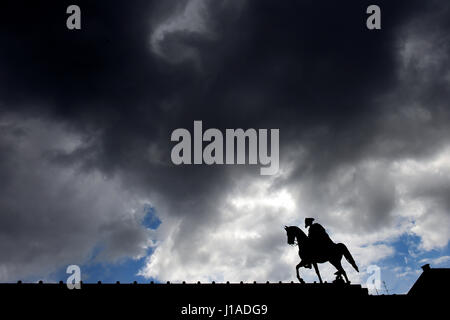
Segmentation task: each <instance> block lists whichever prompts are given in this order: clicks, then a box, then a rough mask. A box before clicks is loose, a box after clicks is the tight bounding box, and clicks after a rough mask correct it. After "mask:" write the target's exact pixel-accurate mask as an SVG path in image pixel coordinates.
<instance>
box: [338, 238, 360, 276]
mask: <svg viewBox="0 0 450 320" xmlns="http://www.w3.org/2000/svg"><path fill="white" fill-rule="evenodd" d="M338 246H339V247H340V249H341V252H342V254H343V255H344V257H345V259H347V261H348V263H350V264H351V265H352V267H353V268H355V270H356V271H358V272H359V269H358V266H357V265H356V262H355V260H354V259H353V257H352V255H351V253H350V251H348V249H347V246H346V245H345V244H343V243H339V244H338Z"/></svg>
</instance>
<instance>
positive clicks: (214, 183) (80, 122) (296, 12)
mask: <svg viewBox="0 0 450 320" xmlns="http://www.w3.org/2000/svg"><path fill="white" fill-rule="evenodd" d="M189 3H190V2H189V1H185V2H175V1H169V2H167V1H164V2H151V1H133V2H126V3H125V2H121V3H120V4H119V3H114V4H112V3H111V2H108V1H95V2H94V1H78V2H77V4H78V5H79V6H80V7H81V9H82V30H81V31H69V30H67V29H66V28H65V19H66V17H67V15H66V14H65V9H66V7H67V6H68V5H69V4H72V3H69V2H67V1H57V2H56V1H55V2H53V3H51V2H46V3H45V4H42V3H40V4H38V3H34V2H33V3H30V4H28V3H27V4H24V3H22V2H19V3H18V2H9V1H6V2H2V4H1V5H0V6H1V9H0V21H1V24H2V28H0V38H1V39H2V40H3V45H2V48H1V49H0V70H1V71H0V84H1V87H0V110H2V111H3V112H7V111H8V112H14V113H15V114H19V115H21V114H22V115H23V116H32V117H37V118H43V119H49V120H51V121H55V122H56V123H63V124H64V125H65V127H66V128H68V130H72V131H73V132H77V133H79V134H81V135H82V136H83V139H84V143H83V144H82V145H81V146H79V147H78V149H76V150H70V151H64V150H59V151H54V152H52V153H50V154H47V158H46V159H48V161H50V162H51V163H55V164H57V165H60V166H66V167H68V168H70V167H73V166H76V167H80V168H82V170H83V171H84V172H88V173H89V172H96V171H97V170H98V171H100V172H102V174H104V175H105V176H107V177H115V176H120V178H121V180H122V181H123V185H124V188H125V189H126V190H127V191H129V192H132V193H135V194H137V195H140V196H144V197H148V198H150V199H152V201H155V203H156V204H158V205H159V206H160V207H159V208H157V209H159V210H161V211H165V212H167V213H169V214H171V215H178V216H184V215H189V216H190V217H191V216H194V217H195V218H194V219H190V220H188V221H187V222H186V225H183V228H182V229H181V230H180V234H179V235H178V236H179V237H180V238H183V237H184V236H186V235H189V234H190V233H192V230H195V228H196V226H197V224H199V223H200V222H199V221H200V220H199V219H200V218H201V219H204V223H206V222H207V221H208V219H214V213H215V210H216V208H217V207H218V206H220V204H221V203H222V202H223V201H224V199H223V198H222V196H223V195H224V194H226V192H227V190H229V189H230V188H232V186H233V185H234V183H235V181H236V179H237V178H238V177H241V178H242V177H248V178H249V179H251V177H252V175H257V170H256V169H255V168H250V169H247V168H230V167H228V168H226V167H203V166H190V167H176V166H174V165H172V164H171V161H170V156H169V155H170V149H171V146H172V145H171V143H170V141H169V137H170V133H171V132H172V130H174V129H175V128H179V127H184V128H188V129H190V128H191V127H192V124H193V120H203V123H204V126H205V127H215V128H219V129H224V128H238V127H242V128H280V133H281V138H280V144H281V162H282V164H283V161H287V160H292V159H288V157H289V156H290V155H291V154H295V152H294V153H293V151H295V150H293V149H295V148H297V147H298V146H301V147H302V148H304V150H306V151H305V154H306V156H305V157H303V158H302V160H303V161H297V163H296V164H295V167H294V168H293V170H292V173H291V175H290V177H288V179H287V180H286V181H285V180H283V181H281V182H280V183H290V184H295V183H296V182H297V181H299V180H305V181H308V179H309V181H311V189H310V190H312V191H311V193H312V194H314V195H316V196H317V193H320V188H321V187H320V181H321V179H324V177H326V176H327V175H328V174H331V173H333V172H334V171H333V170H335V169H336V168H339V167H340V166H341V165H344V164H349V163H350V164H351V163H353V162H355V161H358V160H360V159H364V158H370V157H373V156H375V157H381V158H383V157H389V158H395V157H397V156H400V155H402V156H404V155H407V154H413V155H414V154H415V153H414V148H415V150H417V153H420V152H422V153H423V152H424V150H429V152H433V151H434V149H433V146H434V143H435V142H436V144H439V143H441V142H442V140H443V139H444V134H443V132H445V131H438V132H436V131H430V130H428V129H429V128H430V127H431V126H434V124H435V123H437V124H439V128H442V126H443V124H444V123H445V121H444V120H446V119H448V110H447V109H446V108H445V106H446V102H445V101H448V99H447V100H445V99H446V98H448V89H447V87H446V86H445V85H446V84H448V82H445V81H444V80H443V79H445V74H438V76H435V74H432V75H429V77H430V79H429V81H428V82H427V83H426V84H422V83H420V79H421V78H422V75H423V74H424V72H426V71H424V70H418V69H415V71H414V70H413V71H411V70H412V69H411V68H410V67H407V68H405V70H406V71H405V74H406V76H405V78H406V79H405V78H400V76H399V72H400V71H401V68H402V66H401V64H402V63H403V62H402V61H400V58H399V50H400V49H399V39H400V37H403V36H405V37H406V36H410V35H409V34H408V33H407V31H408V30H410V29H411V30H414V29H415V28H417V29H420V30H425V31H424V32H423V36H424V37H427V36H429V34H433V35H434V34H436V33H445V32H444V31H443V30H435V29H436V28H435V27H433V26H434V24H439V26H442V28H445V29H446V30H447V29H448V28H449V25H448V19H447V18H448V9H447V8H445V10H443V7H445V5H442V3H441V2H437V1H436V2H427V3H426V4H425V3H423V2H420V1H378V2H377V4H378V5H379V6H380V7H381V8H382V30H379V31H368V30H367V29H366V26H365V19H366V17H367V15H366V14H365V11H366V8H367V6H368V5H369V4H372V2H369V1H339V2H338V1H324V2H320V1H319V2H317V1H314V2H313V1H282V2H280V1H278V2H276V1H256V0H255V1H245V2H243V4H242V5H240V6H236V5H232V4H228V3H226V2H223V1H222V2H212V1H211V2H208V1H205V2H202V3H203V4H202V7H201V8H202V15H200V16H196V17H195V19H200V20H198V21H194V22H195V23H194V24H193V25H191V24H190V23H192V21H191V20H195V19H194V18H192V17H191V18H192V19H191V20H190V19H189V18H187V20H188V22H186V21H183V20H179V21H178V20H176V19H175V20H174V21H175V22H173V23H172V24H170V25H169V27H167V28H166V29H164V30H165V31H164V32H163V33H162V34H163V35H164V37H163V38H161V39H157V45H158V48H157V49H155V47H154V43H153V44H152V34H154V33H155V32H156V31H157V30H158V28H159V27H161V26H162V25H164V23H165V22H167V21H168V20H170V19H171V17H172V16H173V15H174V14H176V13H180V12H181V13H182V12H183V10H184V8H186V5H189ZM199 3H200V2H199ZM177 24H178V26H177ZM199 25H200V26H199ZM405 30H406V31H405ZM447 34H448V32H447ZM447 49H448V47H445V48H443V49H442V50H444V52H443V53H442V54H443V55H444V56H448V50H447ZM431 53H432V52H431ZM414 58H417V57H416V56H414V55H411V59H412V60H410V61H411V62H410V63H412V64H414ZM447 66H448V61H447V60H446V59H445V61H444V60H443V61H440V62H439V70H437V71H441V72H444V71H443V70H445V67H447ZM425 69H426V70H427V71H428V70H429V67H428V66H426V68H425ZM415 84H416V85H417V86H419V87H420V92H418V91H417V90H415V89H416V87H415V86H414V85H415ZM437 88H441V89H442V90H440V89H439V90H438V89H437ZM393 92H394V93H393ZM411 94H413V95H419V97H418V99H419V100H420V101H423V102H424V103H423V105H424V106H423V107H422V108H424V109H425V111H426V112H429V113H430V114H431V117H432V118H433V121H432V122H431V123H421V122H420V123H418V122H417V121H420V119H418V118H417V117H413V118H412V119H410V121H405V119H406V118H405V117H404V110H405V108H404V107H407V106H409V105H408V103H409V102H410V101H409V100H408V99H407V97H409V96H410V95H411ZM407 110H408V109H407ZM396 115H399V117H398V118H396V117H395V116H396ZM435 117H438V118H439V119H440V120H436V122H435V120H434V119H435ZM415 121H416V122H415ZM417 125H421V126H422V129H423V132H422V134H421V135H420V137H417V139H418V140H415V142H414V141H411V139H410V137H411V136H410V135H409V134H413V137H414V133H417V129H416V128H417ZM405 132H408V134H405ZM0 147H1V148H6V146H0ZM294 160H295V159H294ZM11 161H14V160H13V159H12V160H11ZM4 163H5V161H0V164H1V165H2V166H5V164H4ZM0 172H5V171H0ZM3 181H4V182H3V183H2V184H1V185H2V189H5V188H6V187H7V185H8V184H7V182H5V181H8V180H3ZM361 181H362V184H363V185H364V183H365V182H364V181H365V180H364V179H361ZM316 185H319V186H316ZM368 188H369V189H370V188H371V187H368ZM314 190H316V191H314ZM375 191H376V192H369V191H367V192H369V193H370V195H376V197H375V198H372V197H371V196H369V195H367V197H370V199H363V200H361V201H363V202H364V203H366V202H367V203H370V207H371V208H372V209H370V210H369V211H370V212H372V213H373V215H371V216H370V217H371V218H367V219H366V220H368V222H364V221H363V222H361V223H362V224H364V223H366V224H372V223H373V221H378V220H377V219H378V218H380V219H381V220H383V219H384V218H386V219H388V220H389V217H390V216H389V213H390V210H391V209H392V207H393V203H395V200H394V199H392V194H389V193H386V192H384V191H383V190H380V189H379V188H378V187H377V188H375ZM364 197H365V196H363V198H364ZM54 201H57V200H54ZM359 205H362V204H359ZM379 212H381V213H380V214H379ZM374 217H376V218H374ZM378 223H379V224H380V225H381V222H378Z"/></svg>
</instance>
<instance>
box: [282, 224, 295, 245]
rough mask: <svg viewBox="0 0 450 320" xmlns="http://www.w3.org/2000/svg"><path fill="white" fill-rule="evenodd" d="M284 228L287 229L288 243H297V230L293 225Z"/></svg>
mask: <svg viewBox="0 0 450 320" xmlns="http://www.w3.org/2000/svg"><path fill="white" fill-rule="evenodd" d="M284 230H286V233H287V243H288V244H290V245H294V244H295V232H294V229H293V228H292V227H288V226H284Z"/></svg>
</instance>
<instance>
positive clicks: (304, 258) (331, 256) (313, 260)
mask: <svg viewBox="0 0 450 320" xmlns="http://www.w3.org/2000/svg"><path fill="white" fill-rule="evenodd" d="M284 229H285V230H286V232H287V242H288V244H290V245H295V244H297V245H298V255H299V256H300V259H301V261H300V263H299V264H298V265H297V266H296V270H297V279H298V281H300V282H301V283H305V281H304V280H303V279H302V278H301V277H300V274H299V272H298V269H300V268H301V267H307V268H308V265H309V268H311V264H312V265H313V266H314V269H315V270H316V274H317V276H318V277H319V281H320V283H322V278H321V277H320V273H319V267H318V266H317V263H324V262H327V261H328V262H330V263H331V264H332V265H333V266H334V267H335V268H336V269H337V272H336V273H335V275H336V281H339V280H340V281H342V275H343V276H344V278H345V280H346V282H347V283H350V281H348V278H347V274H346V273H345V270H344V268H342V265H341V259H342V256H344V257H345V259H347V261H348V262H349V263H350V264H351V265H352V266H353V268H355V270H356V271H358V272H359V270H358V266H357V265H356V263H355V260H353V257H352V255H351V254H350V251H348V249H347V247H346V246H345V244H343V243H334V242H333V244H332V245H331V246H330V247H329V248H328V249H327V250H323V248H322V250H320V248H319V250H318V249H317V247H316V246H315V244H314V243H311V241H310V239H309V238H308V237H307V236H306V234H305V233H304V232H303V231H302V230H301V229H300V228H298V227H296V226H290V227H288V226H285V227H284ZM295 240H297V241H295Z"/></svg>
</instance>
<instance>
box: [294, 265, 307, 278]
mask: <svg viewBox="0 0 450 320" xmlns="http://www.w3.org/2000/svg"><path fill="white" fill-rule="evenodd" d="M301 267H303V262H302V261H300V263H299V264H298V265H297V266H296V267H295V270H296V271H297V279H298V281H300V283H305V280H303V279H302V278H301V277H300V273H299V272H298V269H300V268H301Z"/></svg>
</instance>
